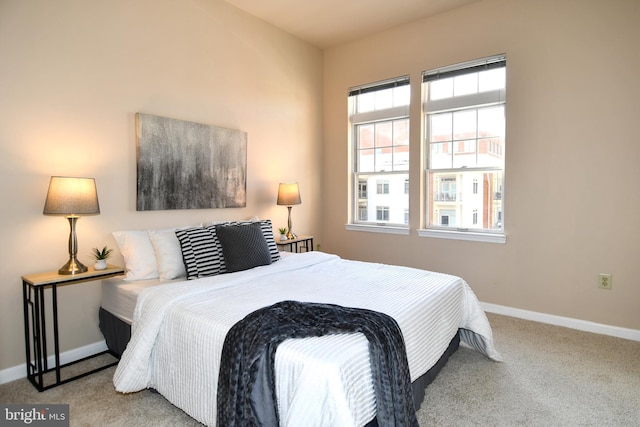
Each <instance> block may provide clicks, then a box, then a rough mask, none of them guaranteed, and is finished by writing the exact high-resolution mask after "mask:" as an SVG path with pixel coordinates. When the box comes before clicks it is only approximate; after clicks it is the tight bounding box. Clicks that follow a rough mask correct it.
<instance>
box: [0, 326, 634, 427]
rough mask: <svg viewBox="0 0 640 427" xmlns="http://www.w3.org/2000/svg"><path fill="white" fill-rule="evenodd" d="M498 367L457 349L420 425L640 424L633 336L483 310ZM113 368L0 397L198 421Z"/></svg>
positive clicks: (81, 422)
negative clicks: (119, 389)
mask: <svg viewBox="0 0 640 427" xmlns="http://www.w3.org/2000/svg"><path fill="white" fill-rule="evenodd" d="M488 317H489V320H490V322H491V325H492V327H493V330H494V337H495V341H496V346H497V348H498V350H499V351H500V352H501V353H502V355H503V356H504V359H505V361H504V362H502V363H496V362H491V361H489V360H488V359H486V358H485V357H484V356H482V355H480V354H479V353H477V352H475V351H473V350H470V349H469V348H466V347H461V348H460V349H459V350H458V351H457V352H456V353H455V354H454V355H453V356H452V357H451V358H450V359H449V362H448V363H447V365H446V366H445V367H444V369H443V370H442V371H441V372H440V374H439V375H438V377H437V378H436V380H435V381H434V382H433V383H432V384H431V385H430V386H429V387H428V388H427V391H426V397H425V400H424V402H423V404H422V407H421V408H420V410H419V411H418V420H419V422H420V425H421V426H536V427H537V426H640V342H635V341H628V340H624V339H619V338H612V337H607V336H603V335H597V334H591V333H587V332H580V331H575V330H571V329H566V328H561V327H556V326H550V325H545V324H541V323H535V322H530V321H526V320H519V319H514V318H510V317H505V316H499V315H494V314H488ZM114 370H115V368H109V369H107V370H105V371H102V372H100V373H97V374H94V375H91V376H89V377H85V378H83V379H80V380H77V381H74V382H71V383H68V384H65V385H63V386H60V387H57V388H53V389H51V390H47V391H45V392H42V393H38V392H37V391H36V390H35V388H33V386H32V385H31V384H30V383H29V382H28V381H27V380H19V381H15V382H12V383H8V384H4V385H1V386H0V403H46V404H54V403H66V404H69V405H70V420H71V426H118V427H120V426H136V427H138V426H139V427H143V426H197V425H200V424H199V423H198V422H196V421H195V420H193V419H192V418H190V417H189V416H188V415H186V414H185V413H184V412H182V411H181V410H179V409H177V408H175V407H174V406H173V405H171V404H170V403H168V402H167V401H166V400H165V399H164V398H163V397H162V396H160V395H159V394H155V393H152V392H150V391H143V392H139V393H134V394H129V395H121V394H118V393H116V392H115V391H114V389H113V385H112V383H111V377H112V375H113V372H114Z"/></svg>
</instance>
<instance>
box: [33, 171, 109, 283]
mask: <svg viewBox="0 0 640 427" xmlns="http://www.w3.org/2000/svg"><path fill="white" fill-rule="evenodd" d="M42 213H43V214H44V215H60V216H64V217H66V218H67V219H68V220H69V227H70V229H71V230H70V232H69V261H67V263H66V264H65V265H63V266H62V267H61V268H60V269H59V270H58V274H77V273H84V272H85V271H87V267H86V266H85V265H83V264H82V263H81V262H80V261H78V258H77V253H78V240H77V238H76V222H77V221H78V219H80V216H81V215H98V214H99V213H100V205H99V204H98V192H97V190H96V182H95V180H94V179H93V178H71V177H65V176H52V177H51V181H50V182H49V191H48V192H47V200H46V201H45V203H44V210H43V212H42Z"/></svg>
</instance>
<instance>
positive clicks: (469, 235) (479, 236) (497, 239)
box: [418, 229, 507, 243]
mask: <svg viewBox="0 0 640 427" xmlns="http://www.w3.org/2000/svg"><path fill="white" fill-rule="evenodd" d="M418 236H420V237H435V238H436V239H452V240H468V241H472V242H485V243H507V236H506V235H505V234H498V233H478V232H473V231H457V230H425V229H421V230H418Z"/></svg>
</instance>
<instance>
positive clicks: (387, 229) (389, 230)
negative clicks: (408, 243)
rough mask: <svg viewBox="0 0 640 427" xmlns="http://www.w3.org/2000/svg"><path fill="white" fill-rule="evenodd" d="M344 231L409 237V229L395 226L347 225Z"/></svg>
mask: <svg viewBox="0 0 640 427" xmlns="http://www.w3.org/2000/svg"><path fill="white" fill-rule="evenodd" d="M344 229H345V230H347V231H368V232H371V233H383V234H401V235H405V236H408V235H409V227H406V226H405V227H398V226H394V225H387V224H384V225H373V224H345V225H344Z"/></svg>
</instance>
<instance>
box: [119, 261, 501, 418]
mask: <svg viewBox="0 0 640 427" xmlns="http://www.w3.org/2000/svg"><path fill="white" fill-rule="evenodd" d="M372 291H373V292H372ZM284 299H292V300H299V301H309V302H325V303H333V304H341V305H345V306H351V307H362V308H368V309H372V310H377V311H380V312H383V313H386V314H389V315H391V316H392V317H394V318H395V319H396V321H397V322H398V324H399V325H400V328H401V330H402V332H403V335H404V338H405V345H406V349H407V358H408V361H409V368H410V373H411V379H412V380H415V379H416V378H418V377H419V376H421V375H422V374H424V373H425V372H426V371H427V370H428V369H429V368H431V367H432V366H433V365H434V364H435V362H436V361H437V360H438V359H439V357H440V355H441V354H442V353H443V352H444V350H445V349H446V348H447V346H448V344H449V341H450V340H451V339H452V338H453V336H454V335H455V333H456V332H457V330H458V328H464V329H467V330H469V331H471V332H469V333H467V334H466V335H467V336H468V337H469V338H473V339H470V340H469V344H470V345H472V346H474V347H475V348H477V349H478V350H480V351H482V352H483V353H484V354H486V355H487V356H488V357H490V358H492V359H494V360H500V355H499V354H498V353H497V352H496V351H495V348H494V346H493V339H492V334H491V328H490V326H489V323H488V320H487V318H486V316H485V315H484V312H482V310H481V309H480V307H479V304H478V301H477V298H476V297H475V295H474V294H473V292H472V291H471V289H470V288H469V287H468V285H467V284H466V283H465V282H464V281H463V280H462V279H460V278H458V277H454V276H450V275H445V274H439V273H433V272H428V271H424V270H418V269H411V268H406V267H397V266H388V265H382V264H373V263H363V262H356V261H347V260H342V259H340V258H338V257H336V256H334V255H329V254H325V253H322V252H309V253H305V254H300V255H296V256H291V257H286V258H284V259H282V260H281V261H278V262H276V263H274V264H272V265H270V266H264V267H257V268H254V269H252V270H247V271H243V272H239V273H233V274H227V275H220V276H213V277H209V278H203V279H199V280H195V281H189V282H180V283H175V284H173V285H167V286H154V287H149V288H147V289H145V290H143V291H142V292H141V293H140V294H139V296H138V304H137V305H136V308H135V312H134V321H133V327H132V338H131V341H130V343H129V345H128V347H127V349H126V351H125V352H124V354H123V356H122V359H121V362H120V364H119V365H118V368H117V370H116V373H115V375H114V384H115V386H116V389H117V390H118V391H121V392H134V391H138V390H142V389H144V388H155V389H157V390H158V391H159V392H160V393H162V394H163V395H164V396H165V397H166V398H167V399H168V400H169V401H171V402H172V403H173V404H174V405H176V406H178V407H179V408H181V409H183V410H184V411H185V412H187V413H188V414H190V415H191V416H192V417H194V418H195V419H197V420H199V421H201V422H203V423H205V424H207V425H215V422H216V390H217V374H218V368H219V362H220V356H221V350H222V344H223V342H224V338H225V335H226V333H227V331H228V330H229V329H230V328H231V327H232V326H233V325H234V324H235V323H236V322H237V321H239V320H241V319H242V318H243V317H244V316H245V315H247V314H249V313H251V312H252V311H254V310H256V309H258V308H260V307H263V306H266V305H270V304H273V303H275V302H278V301H281V300H284ZM462 338H463V339H464V338H465V334H463V335H462ZM276 388H277V395H278V411H279V414H280V419H281V425H285V426H300V425H305V426H332V425H341V426H351V425H352V426H360V425H363V424H365V423H366V422H368V421H370V420H371V419H372V418H373V417H374V416H375V397H374V395H373V388H372V383H371V371H370V366H369V356H368V345H367V341H366V338H365V337H364V336H363V335H362V334H342V335H334V336H326V337H317V338H304V339H291V340H286V341H285V342H284V343H282V344H281V345H280V346H279V348H278V351H277V354H276Z"/></svg>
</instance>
